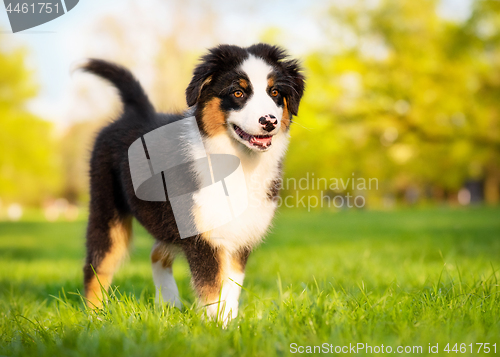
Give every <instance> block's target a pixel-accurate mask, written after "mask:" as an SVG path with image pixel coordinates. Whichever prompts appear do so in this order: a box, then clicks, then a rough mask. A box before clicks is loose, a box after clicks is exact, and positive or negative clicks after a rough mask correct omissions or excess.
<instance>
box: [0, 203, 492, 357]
mask: <svg viewBox="0 0 500 357" xmlns="http://www.w3.org/2000/svg"><path fill="white" fill-rule="evenodd" d="M499 218H500V209H499V208H480V207H479V208H472V209H450V208H435V209H425V210H403V211H397V212H373V211H371V212H370V211H357V212H356V211H346V212H340V213H331V212H313V213H307V212H301V211H291V210H289V211H281V212H280V214H279V215H278V217H277V219H276V222H275V226H274V229H273V231H272V233H271V234H270V235H269V237H268V238H267V241H266V243H264V244H263V245H262V246H260V247H259V248H258V249H257V250H256V251H255V252H254V253H253V254H252V255H251V257H250V260H249V263H248V267H247V275H246V280H245V284H244V285H245V289H246V290H245V291H244V292H243V293H242V297H241V300H240V314H239V316H238V318H237V320H235V321H232V322H231V323H230V325H229V326H228V327H227V328H226V329H222V328H220V327H219V326H217V324H216V323H215V322H212V321H204V320H203V318H202V313H201V312H200V310H199V308H197V307H196V306H195V305H194V301H195V300H194V294H193V291H192V290H191V288H190V281H189V279H190V277H189V269H188V266H187V264H186V262H185V260H183V259H178V260H177V261H176V262H175V265H174V274H175V276H176V278H177V281H178V285H179V290H180V292H181V295H182V297H183V298H184V299H185V302H186V305H187V308H185V309H184V311H182V312H181V311H178V310H175V309H172V308H162V307H159V306H155V304H154V302H153V299H154V286H153V282H152V278H151V268H150V264H149V250H150V248H151V245H152V239H151V238H150V237H148V236H147V234H146V233H145V231H144V230H143V229H142V228H141V227H139V226H138V225H136V226H135V228H134V229H135V236H136V237H135V243H134V249H133V251H132V253H131V257H130V261H129V262H127V263H126V264H125V265H124V266H123V267H122V268H121V270H120V271H119V272H118V273H117V275H116V279H115V283H116V285H117V289H116V292H115V294H112V295H113V296H112V299H111V301H110V302H109V303H108V305H107V306H106V308H105V309H104V310H102V311H99V312H92V311H87V310H86V309H85V308H84V306H83V304H82V301H81V297H80V296H79V295H78V294H77V293H78V292H79V291H81V289H82V285H81V280H82V271H81V268H82V263H83V257H84V232H85V222H76V223H68V222H58V223H44V222H21V223H5V222H2V223H0V335H1V337H0V355H6V356H11V355H12V356H35V355H40V356H54V355H65V356H80V355H89V356H90V355H91V356H155V355H157V356H185V355H193V356H204V355H210V356H226V355H244V356H273V355H289V354H290V344H291V343H297V344H298V345H320V344H322V343H325V342H327V343H329V344H332V345H334V346H344V345H349V343H351V344H356V343H367V344H369V345H372V346H380V345H382V344H383V345H384V346H391V347H392V348H393V349H395V348H396V346H399V345H401V346H422V347H423V349H422V351H423V353H422V354H424V355H425V354H427V353H428V346H429V344H432V345H436V344H437V343H438V344H439V350H440V354H441V355H448V354H447V353H445V352H443V349H444V347H445V346H446V344H447V343H451V345H450V349H451V348H452V347H453V345H454V344H455V343H459V344H460V343H465V344H467V345H469V344H470V343H473V344H475V343H490V344H494V343H496V344H497V351H498V352H499V353H500V315H499V312H500V294H499V291H500V289H499V286H498V281H497V279H500V272H499V271H498V270H499V269H500V219H499ZM478 346H479V345H473V349H474V352H476V350H477V349H478ZM467 349H470V347H467ZM361 352H363V351H361ZM361 354H363V353H361ZM450 355H456V353H455V352H452V353H450ZM459 355H461V356H463V355H471V353H470V351H469V350H468V352H466V353H464V354H459ZM473 355H475V353H474V354H473ZM489 355H494V353H493V350H491V352H490V354H489Z"/></svg>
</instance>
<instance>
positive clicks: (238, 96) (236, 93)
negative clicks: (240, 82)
mask: <svg viewBox="0 0 500 357" xmlns="http://www.w3.org/2000/svg"><path fill="white" fill-rule="evenodd" d="M233 95H234V96H235V97H236V98H241V97H243V92H242V91H240V90H237V91H236V92H234V93H233Z"/></svg>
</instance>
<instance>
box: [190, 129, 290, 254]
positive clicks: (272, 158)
mask: <svg viewBox="0 0 500 357" xmlns="http://www.w3.org/2000/svg"><path fill="white" fill-rule="evenodd" d="M288 140H289V138H288V134H287V133H283V132H280V133H279V134H278V135H276V136H275V137H274V138H273V144H272V147H271V148H270V149H269V150H268V151H267V152H263V153H260V152H250V151H249V150H248V149H247V148H245V147H243V146H242V145H241V144H239V143H236V142H235V141H234V140H233V139H231V138H230V137H229V136H228V135H227V134H226V133H223V134H219V135H217V136H215V137H212V138H207V139H205V140H204V145H205V150H206V152H207V154H208V155H210V154H231V155H235V156H237V157H239V158H240V160H241V165H242V169H243V173H244V177H245V184H246V189H247V196H248V197H247V198H248V206H247V208H246V209H245V210H244V212H243V213H242V214H240V215H239V216H237V217H236V218H234V219H233V220H231V221H230V222H229V223H226V224H224V225H222V226H219V227H217V228H214V229H211V230H210V231H207V232H204V233H203V237H204V238H205V239H206V240H208V241H209V242H210V243H211V244H212V245H213V246H216V247H218V246H224V248H225V249H227V250H228V251H230V252H234V251H237V250H239V249H240V248H242V247H252V246H254V245H256V244H258V243H259V242H260V241H261V240H262V238H263V237H264V235H265V233H266V231H267V230H268V228H269V226H270V224H271V220H272V218H273V216H274V212H275V210H276V202H275V201H272V200H270V199H269V197H268V193H269V187H270V185H271V183H272V181H273V180H275V179H276V178H277V177H279V175H280V168H279V165H280V162H281V160H282V158H283V156H284V154H285V151H286V148H287V146H288ZM194 201H195V207H194V209H193V216H194V220H195V222H198V223H199V225H200V226H201V225H204V222H207V221H209V220H213V217H214V214H217V203H216V202H217V199H216V198H214V197H212V196H211V194H210V192H209V191H205V192H200V193H197V194H195V196H194Z"/></svg>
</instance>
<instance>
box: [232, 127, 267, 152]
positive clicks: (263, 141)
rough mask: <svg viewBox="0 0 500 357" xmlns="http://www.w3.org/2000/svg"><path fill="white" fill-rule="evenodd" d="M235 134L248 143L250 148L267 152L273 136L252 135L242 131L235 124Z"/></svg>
mask: <svg viewBox="0 0 500 357" xmlns="http://www.w3.org/2000/svg"><path fill="white" fill-rule="evenodd" d="M233 129H234V131H235V133H236V134H237V135H238V136H239V137H240V138H241V139H242V140H244V141H246V142H248V146H250V147H254V148H257V149H260V150H266V149H268V148H269V147H270V146H271V143H272V140H273V136H272V135H252V134H248V133H247V132H246V131H244V130H243V129H241V128H240V127H239V126H238V125H236V124H233Z"/></svg>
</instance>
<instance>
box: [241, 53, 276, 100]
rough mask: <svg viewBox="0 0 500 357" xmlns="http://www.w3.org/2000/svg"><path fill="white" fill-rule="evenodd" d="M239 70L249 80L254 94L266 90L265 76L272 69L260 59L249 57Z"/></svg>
mask: <svg viewBox="0 0 500 357" xmlns="http://www.w3.org/2000/svg"><path fill="white" fill-rule="evenodd" d="M241 70H242V71H243V72H245V73H246V74H247V76H248V79H250V82H251V83H252V87H253V90H254V92H258V91H262V90H263V91H265V90H266V89H267V76H268V75H269V73H271V72H272V70H273V68H272V67H271V66H270V65H268V64H267V63H266V62H265V61H264V60H263V59H262V58H257V57H255V56H253V55H250V57H248V59H246V60H245V61H244V62H243V64H242V65H241Z"/></svg>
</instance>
